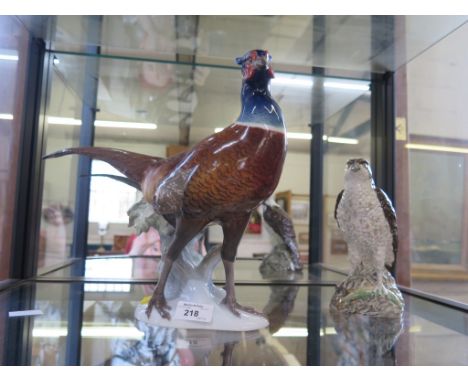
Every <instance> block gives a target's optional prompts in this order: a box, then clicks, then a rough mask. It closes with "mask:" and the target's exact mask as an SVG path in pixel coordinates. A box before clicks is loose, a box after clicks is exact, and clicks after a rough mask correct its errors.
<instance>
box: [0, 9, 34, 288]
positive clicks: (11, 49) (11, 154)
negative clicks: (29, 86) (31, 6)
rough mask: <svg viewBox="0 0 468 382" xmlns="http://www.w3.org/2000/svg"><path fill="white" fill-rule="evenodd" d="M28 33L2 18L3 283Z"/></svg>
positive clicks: (0, 249)
mask: <svg viewBox="0 0 468 382" xmlns="http://www.w3.org/2000/svg"><path fill="white" fill-rule="evenodd" d="M28 39H29V33H28V31H27V30H26V29H25V28H24V26H23V25H22V24H21V23H20V22H19V21H18V20H17V19H16V17H13V16H0V94H1V103H0V227H2V229H1V232H0V282H1V281H3V280H5V279H9V278H10V276H11V275H10V268H11V258H12V256H14V255H15V254H14V253H12V247H13V245H12V244H13V243H12V239H13V229H14V220H15V219H14V214H15V200H16V196H17V189H16V187H17V182H16V177H17V172H18V164H19V157H20V153H21V145H20V142H21V132H22V126H23V108H24V89H25V88H26V87H25V81H26V69H27V49H28V47H29V45H28Z"/></svg>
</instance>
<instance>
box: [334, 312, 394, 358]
mask: <svg viewBox="0 0 468 382" xmlns="http://www.w3.org/2000/svg"><path fill="white" fill-rule="evenodd" d="M333 321H334V322H335V328H336V333H337V336H336V338H335V344H336V352H337V355H338V362H337V365H339V366H343V365H347V366H393V365H395V354H392V352H391V349H392V347H393V345H394V344H395V342H396V341H397V339H398V336H399V335H400V333H401V331H402V328H403V322H402V318H401V317H394V318H385V317H371V316H363V315H358V314H352V315H341V314H335V315H334V316H333Z"/></svg>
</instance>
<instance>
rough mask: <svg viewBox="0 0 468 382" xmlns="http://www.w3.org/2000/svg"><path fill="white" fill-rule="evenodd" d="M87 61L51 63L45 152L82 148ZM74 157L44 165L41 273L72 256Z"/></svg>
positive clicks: (76, 59)
mask: <svg viewBox="0 0 468 382" xmlns="http://www.w3.org/2000/svg"><path fill="white" fill-rule="evenodd" d="M46 62H48V60H46ZM84 63H85V60H84V59H82V58H76V57H75V58H74V60H73V63H71V62H70V61H67V60H64V59H63V58H62V57H60V58H58V57H56V58H55V60H51V67H50V95H49V96H48V100H49V102H48V103H47V106H46V118H45V123H46V137H45V142H44V152H46V153H52V152H54V151H57V150H61V149H64V148H67V147H76V146H79V141H80V139H79V134H80V126H81V121H80V120H81V109H82V97H81V92H82V91H81V92H77V89H79V84H82V82H83V75H84V67H83V64H84ZM77 164H78V160H77V157H75V156H69V157H65V158H60V159H59V160H54V159H51V160H47V161H45V162H44V164H43V166H44V183H43V184H44V185H43V194H42V219H41V228H40V252H39V257H38V273H41V272H44V271H45V270H47V269H48V268H49V267H51V266H54V265H57V264H60V263H63V262H64V261H65V260H67V259H68V258H69V257H70V255H71V246H72V243H73V225H74V219H73V216H74V212H75V211H74V210H75V192H76V181H77Z"/></svg>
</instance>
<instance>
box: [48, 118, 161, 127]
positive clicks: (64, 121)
mask: <svg viewBox="0 0 468 382" xmlns="http://www.w3.org/2000/svg"><path fill="white" fill-rule="evenodd" d="M47 123H49V125H68V126H80V125H81V120H80V119H75V118H65V117H52V116H49V117H47ZM94 126H95V127H113V128H122V129H149V130H154V129H157V127H158V126H157V125H156V124H155V123H142V122H124V121H101V120H96V121H94Z"/></svg>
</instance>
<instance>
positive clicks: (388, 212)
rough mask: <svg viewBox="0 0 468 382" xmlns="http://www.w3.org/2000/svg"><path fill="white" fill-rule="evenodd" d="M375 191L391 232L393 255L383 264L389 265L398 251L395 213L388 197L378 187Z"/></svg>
mask: <svg viewBox="0 0 468 382" xmlns="http://www.w3.org/2000/svg"><path fill="white" fill-rule="evenodd" d="M375 193H376V194H377V198H378V199H379V202H380V205H381V206H382V210H383V212H384V215H385V218H386V219H387V222H388V225H389V227H390V232H391V233H392V238H393V241H392V244H393V257H390V255H389V256H388V257H387V258H386V259H385V264H386V265H388V266H391V265H392V264H393V262H394V261H395V258H396V255H397V252H398V229H397V221H396V213H395V209H394V208H393V205H392V202H391V201H390V199H389V198H388V196H387V194H386V193H385V192H384V191H383V190H382V189H380V188H377V187H376V188H375Z"/></svg>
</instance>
